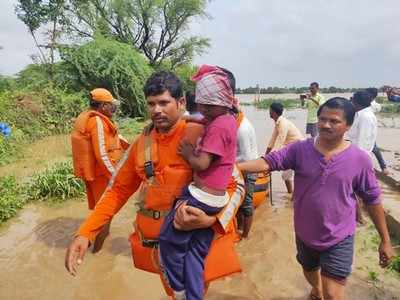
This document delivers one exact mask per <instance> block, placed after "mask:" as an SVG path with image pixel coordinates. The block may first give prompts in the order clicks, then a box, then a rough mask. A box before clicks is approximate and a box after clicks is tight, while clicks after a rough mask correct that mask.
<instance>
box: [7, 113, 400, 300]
mask: <svg viewBox="0 0 400 300" xmlns="http://www.w3.org/2000/svg"><path fill="white" fill-rule="evenodd" d="M245 109H246V111H245V112H246V115H247V116H248V117H249V118H250V119H251V121H252V122H253V123H254V125H255V127H256V131H257V136H258V140H259V150H260V153H262V152H263V150H264V149H265V147H266V144H267V139H268V136H270V133H271V132H272V126H273V123H272V121H271V120H270V119H269V118H268V117H267V114H266V112H265V111H258V110H256V109H255V108H253V107H245ZM287 116H288V117H289V118H290V119H292V120H293V121H294V122H295V123H296V124H297V125H300V124H304V120H305V115H303V113H302V112H301V111H290V112H288V114H287ZM299 127H300V128H301V130H302V131H303V132H304V128H302V127H301V126H299ZM273 188H274V193H273V202H274V206H273V207H271V206H269V205H267V204H264V205H262V206H261V207H260V208H259V209H258V210H257V211H256V214H255V222H254V229H253V231H252V233H251V235H250V238H249V239H248V240H246V241H243V242H241V243H239V244H238V251H239V254H240V257H241V261H242V265H243V273H242V274H239V275H235V276H232V277H229V278H227V279H223V280H219V281H217V282H215V283H213V284H212V285H211V287H210V290H209V293H208V295H207V297H206V299H207V300H228V299H243V300H246V299H247V300H250V299H251V300H252V299H274V300H278V299H279V300H289V299H295V300H297V299H306V296H307V293H308V286H307V284H306V283H305V281H304V279H303V278H302V276H301V269H300V268H299V266H298V264H297V263H296V260H295V256H294V253H295V247H294V236H293V229H292V228H293V227H292V226H293V222H292V209H291V207H290V206H291V203H290V201H289V197H288V196H287V195H286V194H285V192H284V187H283V185H282V181H281V179H280V177H279V175H278V174H274V177H273ZM384 193H385V197H392V198H393V199H399V194H398V193H396V192H393V191H392V190H390V188H388V187H385V188H384ZM134 210H135V208H134V205H133V204H132V201H130V203H129V204H127V205H126V206H125V207H124V208H123V209H122V210H121V212H120V214H119V215H118V216H117V217H115V219H114V220H113V223H112V230H111V236H110V238H109V239H108V240H107V241H106V242H105V245H104V249H103V250H102V251H101V252H100V253H98V254H96V255H92V254H91V253H88V254H87V256H86V258H85V261H84V264H83V265H82V266H81V267H80V269H79V273H78V276H77V277H76V278H73V277H71V276H70V275H68V274H67V273H66V271H65V270H64V266H63V264H64V254H65V248H66V246H67V244H68V243H69V241H70V240H71V238H72V236H73V233H74V232H75V231H76V229H77V227H78V226H79V224H80V223H81V222H82V220H83V218H84V217H85V216H86V214H87V208H86V203H85V202H84V201H79V200H76V201H75V200H74V201H69V202H68V203H65V204H62V205H59V206H52V207H49V206H46V205H31V206H28V207H27V208H25V209H24V210H23V211H22V213H20V214H19V216H18V217H17V218H14V219H13V220H11V221H10V222H8V223H6V224H5V225H3V226H2V228H0V266H1V270H2V272H0V299H22V300H25V299H43V300H53V299H55V298H58V299H74V300H75V299H78V300H80V299H82V300H84V299H117V300H119V299H121V300H122V299H146V300H147V299H149V300H158V299H166V298H165V296H164V294H163V291H162V288H161V285H160V283H159V280H158V278H157V276H154V275H152V274H148V273H145V272H141V271H138V270H135V269H134V268H133V267H132V261H131V257H130V248H129V245H128V241H127V237H128V235H129V233H130V231H131V228H132V221H133V220H132V216H133V215H134ZM370 234H371V233H370V232H369V226H365V227H362V228H361V229H360V230H359V234H358V238H357V250H356V259H355V266H354V274H353V276H352V277H351V279H350V281H349V285H348V288H347V296H348V299H357V300H358V299H363V300H364V299H366V300H369V299H371V300H372V299H400V298H399V295H400V280H399V279H398V278H396V277H394V276H393V275H391V274H387V273H385V272H383V271H380V270H379V268H378V267H377V258H376V252H375V251H374V250H371V249H369V248H368V247H366V246H365V245H368V243H369V241H370ZM369 272H376V273H377V274H378V276H379V280H380V281H378V282H375V283H371V282H370V281H369V278H368V274H369Z"/></svg>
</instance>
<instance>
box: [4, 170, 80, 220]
mask: <svg viewBox="0 0 400 300" xmlns="http://www.w3.org/2000/svg"><path fill="white" fill-rule="evenodd" d="M83 193H84V184H83V182H82V181H81V180H80V179H79V178H76V177H75V176H74V174H73V170H72V164H71V163H70V162H63V163H58V164H56V165H54V166H53V167H50V168H48V169H46V170H44V171H43V172H40V173H38V174H36V175H34V176H33V177H32V178H31V179H30V180H29V181H27V182H24V183H18V182H17V181H16V179H15V177H13V176H4V177H0V223H1V222H4V221H6V220H8V219H9V218H11V217H13V216H15V215H16V214H17V212H18V210H19V209H21V208H22V207H23V206H24V205H25V204H26V203H29V202H31V201H47V202H52V203H53V202H62V201H65V200H67V199H71V198H77V197H80V196H82V195H83Z"/></svg>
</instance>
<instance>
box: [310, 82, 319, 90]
mask: <svg viewBox="0 0 400 300" xmlns="http://www.w3.org/2000/svg"><path fill="white" fill-rule="evenodd" d="M313 85H315V86H316V87H317V89H319V83H318V82H311V83H310V86H313Z"/></svg>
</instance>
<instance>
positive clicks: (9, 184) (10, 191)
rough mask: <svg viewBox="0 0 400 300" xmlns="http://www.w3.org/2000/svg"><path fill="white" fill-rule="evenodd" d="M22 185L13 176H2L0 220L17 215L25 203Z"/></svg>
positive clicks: (0, 180) (0, 184)
mask: <svg viewBox="0 0 400 300" xmlns="http://www.w3.org/2000/svg"><path fill="white" fill-rule="evenodd" d="M25 202H26V201H25V197H24V196H23V194H22V193H21V187H20V186H19V185H18V184H17V182H16V181H15V178H14V177H12V176H6V177H0V222H4V221H6V220H7V219H9V218H11V217H13V216H15V215H16V213H17V211H18V210H19V209H20V208H22V206H23V205H24V204H25Z"/></svg>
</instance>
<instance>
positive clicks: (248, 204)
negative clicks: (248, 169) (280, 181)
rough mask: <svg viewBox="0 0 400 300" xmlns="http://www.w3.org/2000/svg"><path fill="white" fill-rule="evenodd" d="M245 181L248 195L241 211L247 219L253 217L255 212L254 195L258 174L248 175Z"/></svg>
mask: <svg viewBox="0 0 400 300" xmlns="http://www.w3.org/2000/svg"><path fill="white" fill-rule="evenodd" d="M244 180H245V185H246V194H245V195H244V200H243V203H242V205H240V207H239V211H240V212H241V213H242V214H243V215H244V216H245V217H251V216H252V215H253V211H254V205H253V194H254V187H255V185H256V180H257V174H247V175H246V178H245V179H244Z"/></svg>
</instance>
